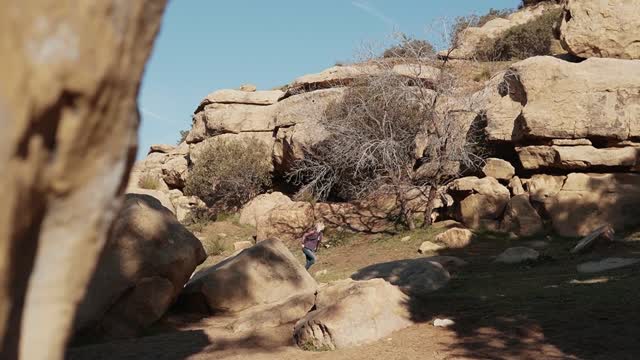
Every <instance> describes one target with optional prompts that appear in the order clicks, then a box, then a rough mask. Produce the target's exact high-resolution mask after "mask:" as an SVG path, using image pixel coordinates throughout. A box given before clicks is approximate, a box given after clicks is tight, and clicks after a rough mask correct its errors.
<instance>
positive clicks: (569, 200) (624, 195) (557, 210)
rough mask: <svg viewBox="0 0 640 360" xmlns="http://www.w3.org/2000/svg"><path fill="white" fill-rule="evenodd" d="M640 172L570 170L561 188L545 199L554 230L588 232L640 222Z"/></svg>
mask: <svg viewBox="0 0 640 360" xmlns="http://www.w3.org/2000/svg"><path fill="white" fill-rule="evenodd" d="M639 203H640V174H625V173H615V174H578V173H573V174H569V175H568V176H567V177H566V180H565V181H564V184H563V185H562V188H561V189H560V191H558V192H557V193H556V194H555V195H553V196H548V197H547V198H546V200H545V201H544V207H545V210H546V212H547V213H548V214H549V216H550V217H551V221H552V223H553V228H554V230H555V231H556V232H557V233H558V234H560V235H563V236H569V237H574V236H586V235H588V234H589V233H591V232H592V231H593V230H595V229H597V228H600V227H602V226H605V225H611V226H612V227H613V228H614V229H615V230H623V229H625V228H629V227H633V226H638V225H640V211H639V210H638V204H639Z"/></svg>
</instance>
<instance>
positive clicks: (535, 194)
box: [525, 174, 567, 203]
mask: <svg viewBox="0 0 640 360" xmlns="http://www.w3.org/2000/svg"><path fill="white" fill-rule="evenodd" d="M566 180H567V177H566V176H555V175H547V174H536V175H533V176H532V177H531V179H526V183H525V185H526V188H527V193H528V194H529V197H530V200H531V201H535V202H540V203H542V202H545V200H547V199H548V198H552V197H554V196H556V195H557V194H558V193H559V192H560V190H562V186H564V182H565V181H566Z"/></svg>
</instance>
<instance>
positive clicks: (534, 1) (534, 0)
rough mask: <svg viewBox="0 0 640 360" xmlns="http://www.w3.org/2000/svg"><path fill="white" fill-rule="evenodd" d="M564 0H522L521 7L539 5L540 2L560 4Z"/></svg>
mask: <svg viewBox="0 0 640 360" xmlns="http://www.w3.org/2000/svg"><path fill="white" fill-rule="evenodd" d="M563 1H564V0H522V3H521V4H520V8H524V7H527V6H535V5H538V4H540V3H545V2H548V3H556V4H560V3H562V2H563Z"/></svg>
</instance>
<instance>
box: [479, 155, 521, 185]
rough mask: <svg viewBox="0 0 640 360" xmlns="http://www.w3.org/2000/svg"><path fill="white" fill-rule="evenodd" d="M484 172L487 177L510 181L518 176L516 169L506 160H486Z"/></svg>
mask: <svg viewBox="0 0 640 360" xmlns="http://www.w3.org/2000/svg"><path fill="white" fill-rule="evenodd" d="M482 172H483V173H484V175H485V176H487V177H492V178H495V179H497V180H505V181H509V180H511V178H512V177H513V176H514V175H515V174H516V169H515V168H514V167H513V165H511V164H510V163H509V162H508V161H506V160H502V159H496V158H489V159H487V160H485V165H484V167H483V168H482Z"/></svg>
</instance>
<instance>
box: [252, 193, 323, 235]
mask: <svg viewBox="0 0 640 360" xmlns="http://www.w3.org/2000/svg"><path fill="white" fill-rule="evenodd" d="M313 222H314V212H313V206H312V205H311V204H310V203H308V202H301V201H296V202H293V203H290V204H283V205H279V206H277V207H275V208H273V209H272V210H271V211H269V212H268V213H267V214H266V215H264V216H262V217H260V218H258V221H257V223H256V240H257V241H263V240H267V239H270V238H277V239H280V240H282V241H285V242H289V243H292V242H295V241H300V236H302V234H304V232H305V231H307V230H308V229H309V228H310V227H311V226H312V225H313Z"/></svg>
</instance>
